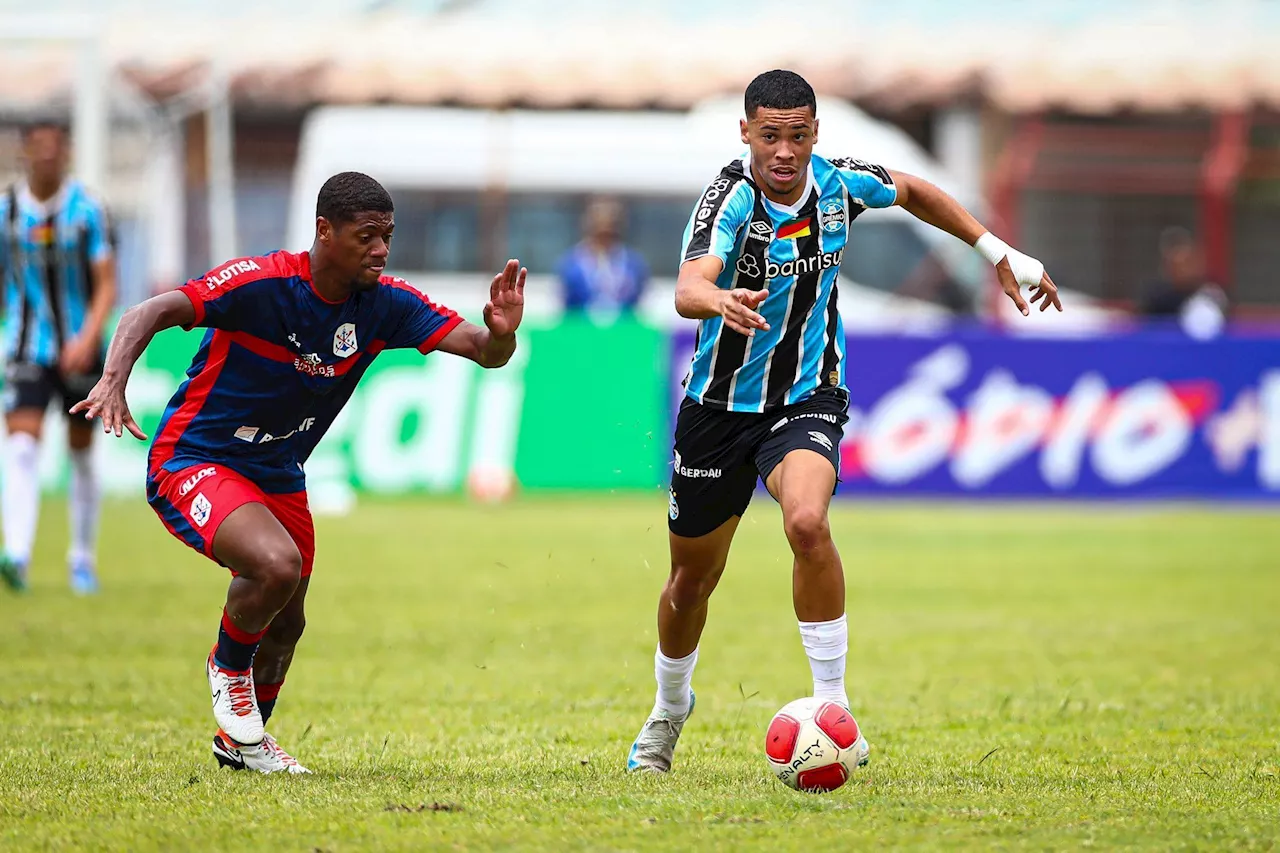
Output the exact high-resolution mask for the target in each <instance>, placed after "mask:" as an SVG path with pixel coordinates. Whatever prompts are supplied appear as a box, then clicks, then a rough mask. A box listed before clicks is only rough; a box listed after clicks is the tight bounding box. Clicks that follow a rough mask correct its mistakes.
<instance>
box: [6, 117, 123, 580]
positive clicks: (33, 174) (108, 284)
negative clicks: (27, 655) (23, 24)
mask: <svg viewBox="0 0 1280 853" xmlns="http://www.w3.org/2000/svg"><path fill="white" fill-rule="evenodd" d="M67 143H68V140H67V131H66V128H64V127H63V126H62V125H60V124H58V123H56V122H37V123H34V124H32V125H30V126H28V127H27V128H25V129H24V131H23V135H22V155H23V160H24V161H25V164H26V175H25V180H23V181H21V182H19V183H17V184H14V185H13V186H11V187H9V188H8V190H7V191H4V192H3V193H2V194H0V288H3V298H4V320H5V334H4V344H3V348H4V358H5V362H6V366H5V389H4V410H5V426H6V428H7V430H8V439H7V440H6V441H5V448H4V455H5V458H4V463H5V464H4V469H5V470H4V474H5V476H4V488H3V492H2V493H0V504H2V508H3V513H4V554H3V555H2V556H0V579H3V580H4V581H5V583H7V584H8V585H9V587H10V588H12V589H15V590H19V591H21V590H24V589H25V588H26V585H27V567H28V563H29V562H30V559H31V549H32V546H33V545H34V543H35V535H36V522H37V518H38V515H39V509H40V481H39V472H38V457H39V443H40V433H41V428H42V427H43V425H44V415H45V410H46V409H48V407H49V402H50V400H57V401H58V403H59V404H60V408H61V410H62V412H63V413H64V414H65V413H66V411H67V409H68V408H69V407H70V406H71V405H72V404H73V403H75V402H76V401H77V400H79V399H80V398H82V397H83V396H84V395H85V394H86V393H87V392H88V391H89V389H90V388H92V387H93V384H94V383H95V382H97V381H98V377H99V376H101V375H102V353H103V341H102V334H103V328H104V327H105V325H106V322H107V317H108V315H109V314H110V313H111V309H112V308H113V307H114V306H115V299H116V273H115V253H114V251H113V249H112V242H113V240H112V233H111V226H110V223H109V220H108V217H107V212H106V209H105V207H104V206H103V205H102V203H101V202H99V201H98V200H97V199H96V198H94V196H93V195H92V194H90V193H89V191H88V190H87V189H86V188H85V186H84V185H83V184H81V183H80V182H79V181H77V180H75V179H74V178H71V177H69V176H68V175H67V156H68V153H69V152H68V144H67ZM92 439H93V430H92V429H91V428H90V426H89V424H86V423H84V422H83V421H80V420H79V419H75V418H73V419H71V420H69V421H68V428H67V443H68V445H69V446H70V451H71V482H70V488H69V491H68V503H69V510H70V512H69V513H68V514H69V516H70V522H71V525H70V526H71V547H70V548H69V549H68V555H67V562H68V572H69V575H70V582H71V589H72V591H74V592H76V593H78V594H82V595H83V594H87V593H92V592H95V591H96V590H97V588H98V579H97V572H96V570H95V567H94V563H95V554H94V552H95V550H96V547H95V546H96V539H97V530H98V482H97V476H96V473H95V471H94V468H93V461H92V458H91V449H92V448H91V445H92Z"/></svg>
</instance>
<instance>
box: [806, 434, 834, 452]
mask: <svg viewBox="0 0 1280 853" xmlns="http://www.w3.org/2000/svg"><path fill="white" fill-rule="evenodd" d="M809 440H810V441H812V442H813V443H814V444H820V445H822V449H823V450H831V439H829V438H827V436H826V435H825V434H823V433H820V432H818V431H817V430H816V429H815V430H810V431H809Z"/></svg>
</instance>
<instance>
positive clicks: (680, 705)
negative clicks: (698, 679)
mask: <svg viewBox="0 0 1280 853" xmlns="http://www.w3.org/2000/svg"><path fill="white" fill-rule="evenodd" d="M697 663H698V650H697V649H696V648H695V649H694V650H693V651H692V652H691V653H690V654H689V655H688V656H687V657H682V658H669V657H667V656H666V655H664V654H663V653H662V647H661V646H659V647H658V651H657V653H656V654H654V656H653V674H654V676H655V677H656V678H657V679H658V698H657V700H656V701H655V702H654V706H653V707H654V710H655V711H658V712H660V713H664V714H666V715H667V716H669V717H675V718H677V719H679V718H681V717H684V716H685V715H687V714H688V713H689V685H690V684H691V683H692V682H693V667H694V666H695V665H696V664H697Z"/></svg>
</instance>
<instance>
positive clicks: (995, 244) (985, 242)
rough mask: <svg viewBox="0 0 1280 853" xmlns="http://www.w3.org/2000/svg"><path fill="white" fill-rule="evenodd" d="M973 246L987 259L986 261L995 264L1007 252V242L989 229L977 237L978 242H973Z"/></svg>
mask: <svg viewBox="0 0 1280 853" xmlns="http://www.w3.org/2000/svg"><path fill="white" fill-rule="evenodd" d="M973 248H975V249H977V250H978V254H979V255H982V257H984V258H986V259H987V263H989V264H991V266H993V267H994V266H995V265H996V264H998V263H1000V261H1001V260H1003V259H1004V257H1005V256H1006V255H1008V254H1009V251H1010V249H1009V244H1008V243H1006V242H1005V241H1003V240H1001V239H1000V238H999V237H997V236H996V235H994V234H992V233H991V232H990V231H984V232H983V234H982V236H981V237H979V238H978V242H976V243H974V244H973Z"/></svg>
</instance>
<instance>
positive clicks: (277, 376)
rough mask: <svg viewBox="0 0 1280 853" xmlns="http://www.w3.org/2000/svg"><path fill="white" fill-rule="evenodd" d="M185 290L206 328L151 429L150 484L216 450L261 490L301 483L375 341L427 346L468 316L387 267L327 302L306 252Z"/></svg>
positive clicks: (238, 268) (258, 261) (229, 266)
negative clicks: (373, 282)
mask: <svg viewBox="0 0 1280 853" xmlns="http://www.w3.org/2000/svg"><path fill="white" fill-rule="evenodd" d="M180 290H181V291H182V292H183V293H185V294H186V295H187V296H188V297H189V298H190V299H191V304H192V305H193V306H194V307H195V313H196V319H195V323H194V325H196V326H205V327H208V329H209V331H208V332H207V333H206V334H205V337H204V340H203V342H202V343H201V344H200V349H199V351H198V352H197V353H196V355H195V358H194V359H192V362H191V367H190V368H189V369H188V370H187V379H186V381H184V382H183V383H182V385H181V386H180V387H179V388H178V390H177V392H176V393H175V394H174V395H173V398H172V399H171V400H170V401H169V405H168V408H166V409H165V413H164V417H163V419H162V420H161V422H160V427H159V429H158V430H157V431H156V435H155V438H154V440H153V441H152V444H151V453H150V457H149V461H148V466H147V467H148V481H149V484H151V485H153V484H154V482H155V480H156V479H157V478H158V477H159V476H160V475H161V473H162V472H166V471H167V472H174V471H179V470H182V469H183V468H187V467H190V466H191V465H196V464H199V463H202V462H216V463H218V464H221V465H225V466H227V467H228V468H231V469H232V470H234V471H237V472H239V473H241V474H243V475H244V476H245V477H248V478H249V479H250V480H252V481H253V482H254V483H256V484H257V485H258V486H259V488H261V489H262V490H263V491H264V492H268V493H278V494H285V493H292V492H299V491H302V490H303V489H304V488H305V478H304V474H303V467H302V466H303V464H304V463H305V462H306V461H307V458H308V457H309V456H310V455H311V451H312V450H314V449H315V446H316V444H317V443H318V442H319V441H320V439H321V438H322V437H323V436H324V434H325V431H326V430H328V429H329V426H330V425H331V424H332V423H333V421H334V419H335V418H336V417H337V416H338V413H339V412H340V411H341V410H342V407H343V406H344V405H346V402H347V400H349V399H350V398H351V392H352V391H353V390H354V389H355V386H356V383H357V382H359V381H360V377H361V376H362V375H364V372H365V371H366V370H367V369H368V368H369V365H370V364H371V363H372V362H373V360H374V359H375V358H376V357H377V355H378V353H380V352H382V351H383V350H385V349H408V348H410V347H412V348H414V349H417V350H418V351H420V352H422V353H428V352H431V350H433V349H435V348H436V347H437V346H438V345H439V344H440V341H441V340H443V339H444V337H445V335H447V334H449V332H450V331H452V330H453V329H454V328H455V327H456V326H457V325H458V324H459V323H461V322H462V318H460V317H459V316H458V315H457V314H455V313H454V312H453V311H450V310H449V309H448V308H445V307H443V306H440V305H436V304H434V303H432V302H431V301H430V300H429V299H427V297H426V296H424V295H423V294H422V293H420V292H419V291H417V290H416V289H414V288H413V287H411V286H410V285H409V284H408V283H406V282H405V281H403V280H401V279H398V278H393V277H391V276H383V277H382V278H381V279H380V285H379V286H378V287H375V288H371V289H370V290H367V291H356V292H354V293H352V294H351V296H349V297H348V298H347V299H345V300H343V301H341V302H330V301H329V300H327V299H325V298H324V297H322V296H321V295H320V294H319V293H318V292H317V291H316V289H315V286H314V285H313V284H312V282H311V265H310V257H309V255H308V254H307V253H305V252H304V253H302V254H292V253H289V252H276V253H274V254H270V255H267V256H265V257H260V258H242V259H240V260H235V261H231V262H229V263H226V264H223V265H222V266H220V267H218V268H217V269H215V270H213V271H212V272H210V273H209V274H208V275H207V276H205V277H203V278H198V279H193V280H192V281H189V282H187V283H186V284H185V285H183V286H182V287H181V288H180Z"/></svg>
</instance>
